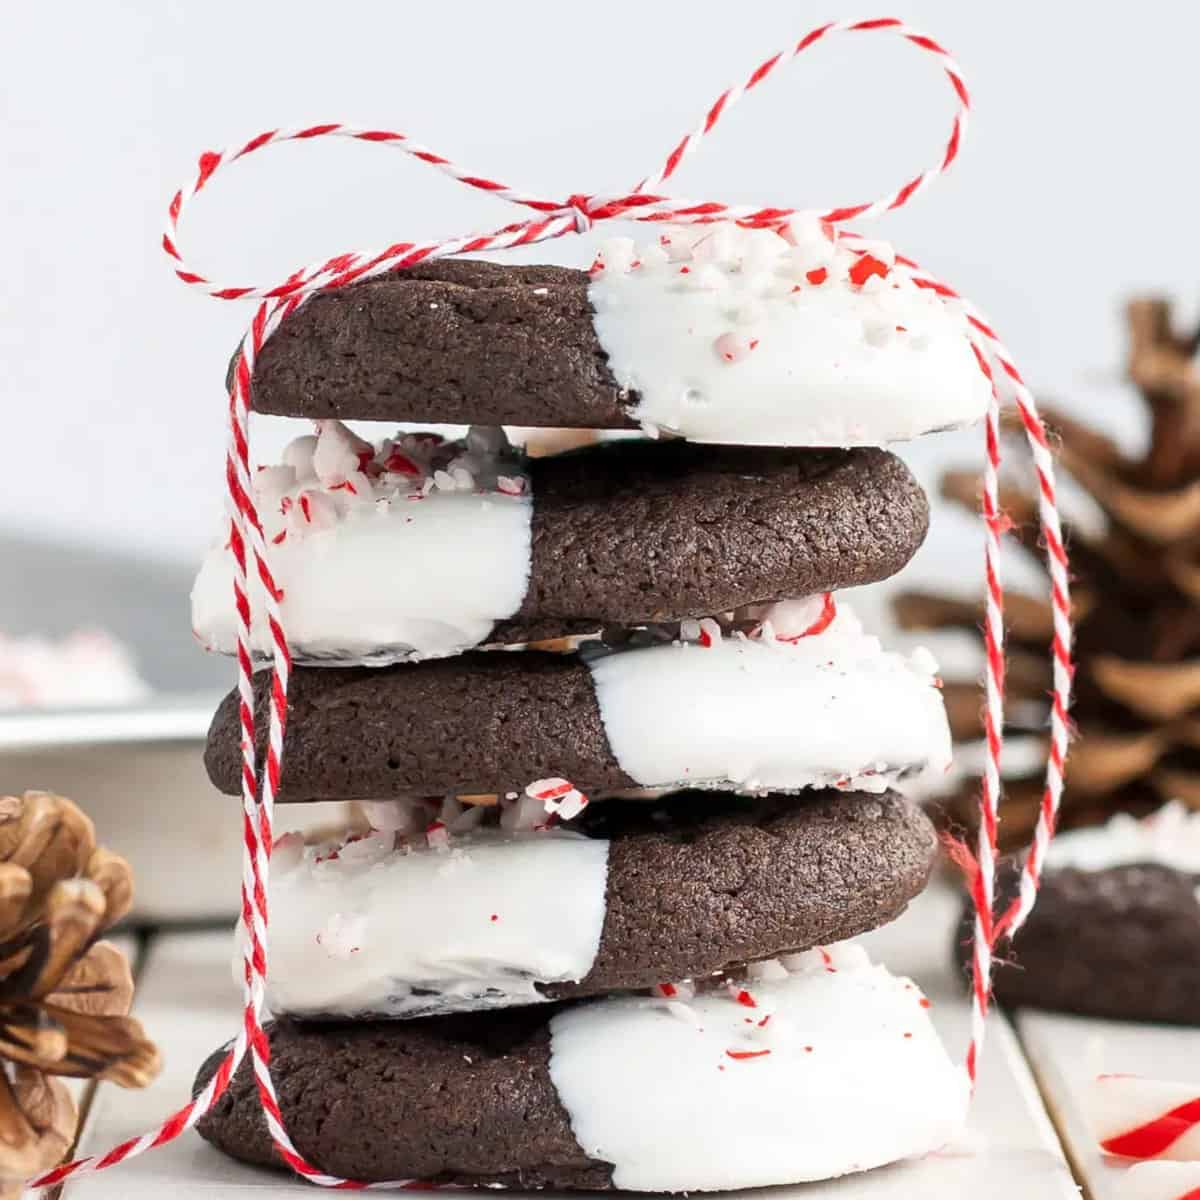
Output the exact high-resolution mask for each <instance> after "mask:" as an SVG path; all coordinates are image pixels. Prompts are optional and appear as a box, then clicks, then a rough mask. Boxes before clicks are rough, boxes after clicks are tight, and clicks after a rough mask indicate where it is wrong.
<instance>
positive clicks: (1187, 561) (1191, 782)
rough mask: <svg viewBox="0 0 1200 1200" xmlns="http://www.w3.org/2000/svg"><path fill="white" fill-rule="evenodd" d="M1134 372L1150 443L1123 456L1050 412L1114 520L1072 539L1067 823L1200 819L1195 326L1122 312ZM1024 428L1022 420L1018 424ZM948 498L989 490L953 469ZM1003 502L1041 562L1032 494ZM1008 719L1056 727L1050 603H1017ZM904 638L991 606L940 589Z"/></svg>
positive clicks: (1033, 795) (1023, 793)
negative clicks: (1116, 816) (1189, 812)
mask: <svg viewBox="0 0 1200 1200" xmlns="http://www.w3.org/2000/svg"><path fill="white" fill-rule="evenodd" d="M1127 314H1128V321H1129V331H1130V354H1129V363H1128V371H1129V376H1130V378H1131V379H1132V380H1133V382H1134V383H1135V384H1136V385H1137V386H1138V388H1139V390H1140V392H1141V395H1142V399H1143V402H1144V403H1145V405H1146V407H1147V408H1148V410H1149V414H1150V419H1151V433H1150V439H1149V446H1148V449H1147V451H1146V452H1145V454H1144V455H1142V456H1141V457H1139V458H1130V457H1128V456H1126V455H1125V454H1124V453H1122V451H1121V450H1120V449H1119V448H1118V447H1117V445H1116V444H1115V443H1114V442H1112V441H1111V440H1110V439H1109V438H1107V437H1105V436H1104V435H1102V434H1100V433H1098V432H1096V431H1095V430H1093V429H1090V428H1089V427H1088V426H1087V425H1086V424H1084V423H1082V422H1080V421H1077V420H1074V419H1072V418H1070V417H1067V416H1065V415H1063V414H1061V413H1056V412H1053V411H1046V413H1045V416H1046V421H1047V424H1048V425H1049V426H1050V427H1051V428H1052V430H1053V431H1054V434H1055V436H1056V440H1057V443H1058V446H1057V448H1058V457H1059V462H1060V466H1061V469H1062V472H1063V473H1064V474H1065V475H1067V476H1070V477H1071V479H1073V480H1074V482H1075V483H1076V484H1077V485H1079V487H1081V488H1082V489H1083V490H1084V491H1085V492H1087V493H1088V494H1089V495H1090V496H1091V497H1092V498H1093V499H1094V500H1095V501H1096V503H1097V504H1098V505H1099V506H1100V508H1101V509H1102V510H1103V513H1104V515H1105V517H1106V522H1105V528H1104V529H1103V531H1102V532H1100V533H1099V534H1096V533H1095V532H1091V533H1090V534H1089V532H1088V531H1086V530H1084V529H1082V528H1079V527H1073V528H1068V529H1067V540H1068V545H1069V549H1070V553H1071V565H1072V571H1073V574H1074V577H1075V581H1074V592H1075V596H1074V609H1075V614H1074V615H1075V620H1076V660H1077V671H1076V676H1075V705H1074V709H1073V712H1072V717H1073V720H1074V723H1075V725H1076V727H1077V731H1078V736H1077V740H1076V741H1075V743H1074V745H1073V747H1072V750H1071V755H1070V765H1069V769H1068V772H1067V783H1066V790H1065V793H1064V797H1063V807H1062V817H1061V825H1062V826H1063V827H1071V826H1077V825H1085V824H1094V823H1097V822H1100V821H1103V820H1106V819H1107V818H1108V817H1110V816H1111V815H1112V814H1113V813H1115V812H1131V813H1135V814H1142V813H1145V812H1148V811H1150V810H1151V809H1153V808H1156V807H1157V806H1159V805H1160V804H1161V803H1163V802H1164V801H1165V800H1168V799H1178V800H1182V801H1183V802H1184V803H1185V804H1187V805H1188V806H1189V807H1192V808H1200V370H1198V369H1197V365H1196V363H1195V362H1194V361H1193V360H1194V357H1195V354H1196V350H1197V348H1198V347H1200V330H1198V331H1197V332H1196V333H1195V334H1192V335H1191V336H1188V337H1180V336H1178V335H1176V334H1175V333H1173V332H1172V328H1171V321H1170V310H1169V306H1168V304H1167V302H1166V301H1165V300H1161V299H1141V300H1136V301H1134V302H1133V303H1131V304H1130V305H1129V307H1128V310H1127ZM1008 424H1009V426H1010V429H1011V430H1013V431H1015V430H1017V429H1019V424H1018V422H1017V421H1016V420H1015V419H1013V420H1012V421H1010V422H1008ZM941 492H942V494H943V495H944V496H945V497H947V498H948V499H950V500H952V501H954V502H956V503H959V504H963V505H966V506H968V507H971V508H976V507H977V506H978V502H979V482H978V480H977V478H976V477H975V476H974V475H972V474H970V473H963V472H948V473H947V474H946V475H944V476H943V478H942V483H941ZM1001 506H1002V508H1003V509H1004V511H1005V512H1006V513H1007V514H1008V515H1009V516H1010V517H1011V518H1012V520H1013V523H1014V535H1015V536H1016V538H1017V540H1018V543H1019V544H1020V546H1021V547H1022V548H1023V549H1024V550H1025V551H1027V552H1028V553H1030V554H1032V555H1034V556H1036V557H1037V558H1038V561H1039V562H1040V561H1041V550H1040V548H1039V545H1038V523H1037V502H1036V497H1035V494H1034V493H1033V492H1032V491H1031V490H1027V489H1024V488H1021V487H1018V486H1011V485H1006V486H1005V487H1004V488H1003V490H1002V495H1001ZM1007 610H1008V611H1007V625H1008V636H1009V691H1010V697H1011V699H1010V713H1009V725H1008V729H1007V734H1008V735H1009V736H1012V735H1014V734H1016V735H1021V734H1033V735H1035V736H1040V735H1042V734H1044V731H1045V729H1046V722H1047V716H1048V703H1047V692H1048V689H1049V686H1050V680H1049V666H1048V661H1049V660H1048V655H1049V640H1050V628H1051V626H1050V621H1051V611H1050V606H1049V603H1048V602H1045V601H1042V600H1040V599H1032V598H1029V597H1024V596H1010V597H1009V598H1008V604H1007ZM895 611H896V615H897V618H898V620H899V621H900V623H901V625H903V626H904V627H905V628H908V629H930V628H940V629H948V628H967V629H974V630H977V629H978V627H979V622H980V609H979V608H978V607H977V606H976V605H974V604H972V603H967V602H963V601H959V600H955V599H950V598H948V597H945V596H939V595H934V594H932V593H921V592H909V593H906V594H903V595H900V596H899V597H897V599H896V602H895ZM946 700H947V707H948V711H949V713H950V717H951V726H952V728H953V730H954V734H955V737H956V739H958V740H960V741H963V742H966V741H970V740H972V739H975V738H978V737H979V736H980V732H981V721H980V706H979V693H978V689H977V687H976V686H975V685H974V684H968V683H962V684H950V683H948V684H947V687H946ZM1041 791H1042V778H1041V774H1040V773H1038V774H1032V775H1022V776H1021V777H1019V778H1015V779H1011V780H1008V781H1007V782H1006V797H1005V801H1004V805H1003V807H1002V816H1003V825H1002V837H1003V840H1004V842H1005V844H1006V845H1008V846H1013V845H1019V844H1022V843H1024V842H1025V841H1027V840H1028V837H1029V834H1030V833H1031V831H1032V829H1033V825H1034V822H1035V821H1036V819H1037V810H1038V804H1039V802H1040V799H1041ZM976 794H977V781H975V780H971V781H968V782H967V783H966V784H965V785H964V787H963V789H962V790H961V792H959V793H958V794H956V795H955V796H952V797H950V798H949V799H948V800H947V802H946V811H947V814H948V815H949V817H950V818H951V819H952V820H955V821H963V822H965V823H967V824H971V823H972V820H973V816H974V812H975V803H976V801H975V796H976Z"/></svg>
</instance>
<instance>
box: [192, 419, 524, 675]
mask: <svg viewBox="0 0 1200 1200" xmlns="http://www.w3.org/2000/svg"><path fill="white" fill-rule="evenodd" d="M319 424H320V426H321V429H320V434H319V435H318V437H317V438H301V439H298V441H297V442H294V443H292V445H291V446H290V447H289V448H288V449H287V451H285V454H284V462H283V463H282V464H280V465H278V466H273V467H268V468H266V469H265V470H262V471H260V472H259V473H258V474H257V475H256V477H255V491H256V494H257V495H256V498H257V501H258V507H259V515H260V518H261V520H262V522H263V526H264V529H265V531H266V535H267V538H268V541H269V543H271V544H270V554H269V562H270V566H271V570H272V573H273V575H274V577H275V582H276V585H277V586H278V587H279V588H280V589H281V590H282V592H283V598H282V600H281V602H280V608H281V613H282V617H283V627H284V630H285V632H286V634H287V636H288V640H289V644H290V645H291V647H292V651H293V655H294V657H295V658H296V659H297V661H300V662H305V661H319V662H324V663H336V662H359V661H368V662H372V663H376V664H383V663H387V662H395V661H397V660H400V659H422V658H439V657H444V656H447V655H451V654H458V653H460V652H461V651H463V650H466V649H468V648H470V647H471V646H474V645H477V644H479V643H480V642H482V641H484V640H486V638H487V636H488V634H489V633H490V632H491V630H492V627H493V625H494V624H495V623H496V622H497V621H501V620H504V619H505V618H506V617H510V616H512V615H513V613H515V612H516V611H517V609H518V608H519V607H520V605H521V601H522V599H523V598H524V596H525V590H526V588H527V586H528V583H529V569H530V568H529V562H530V520H531V516H532V502H531V499H530V496H529V489H528V487H527V481H526V480H525V479H524V477H523V476H521V475H520V474H519V473H517V468H516V466H515V465H514V464H513V463H511V462H510V461H509V460H508V459H507V458H506V452H507V445H506V443H504V442H503V441H502V439H503V434H501V433H499V431H496V436H497V437H498V438H499V439H501V440H500V441H496V440H495V438H493V437H492V435H491V434H490V433H486V432H484V431H474V430H473V431H472V433H471V434H469V435H468V437H467V439H466V440H465V441H464V442H461V443H433V442H429V441H426V440H423V439H422V438H421V436H420V435H416V436H414V435H409V436H407V437H400V438H399V439H398V440H396V441H392V440H388V441H385V442H384V443H382V444H381V445H380V446H379V447H372V446H371V445H370V444H369V443H366V442H363V441H361V439H358V438H355V436H354V435H353V434H352V433H350V431H349V430H347V429H346V428H345V427H344V426H342V425H340V423H339V422H336V421H326V422H320V423H319ZM360 455H361V456H362V458H361V460H360V457H359V456H360ZM368 456H369V457H368ZM360 461H363V462H365V463H366V464H367V465H368V470H367V471H366V472H364V471H362V470H360V469H359V464H360ZM389 462H391V463H392V464H393V465H395V464H397V463H402V464H404V465H405V466H406V467H411V468H412V469H411V470H407V471H398V470H389V469H387V467H386V464H387V463H389ZM507 471H511V472H512V474H506V473H505V472H507ZM502 489H509V491H508V492H506V491H504V490H502ZM233 576H234V562H233V555H232V552H231V551H230V550H229V548H228V546H224V547H222V546H215V547H214V548H213V549H212V550H211V551H210V552H209V554H208V555H207V557H206V558H205V560H204V564H203V566H202V567H201V569H200V574H199V576H198V577H197V579H196V584H195V587H194V589H193V591H192V627H193V629H194V630H195V633H196V637H197V638H198V639H199V640H200V641H201V643H202V644H203V645H204V646H205V648H206V649H209V650H216V651H219V652H221V653H225V654H231V653H233V652H234V650H235V649H236V646H237V627H236V610H235V608H234V601H233ZM250 586H251V591H252V597H251V599H252V602H253V605H254V614H255V622H254V626H253V629H252V639H251V641H252V646H251V648H252V650H253V652H254V653H255V654H259V655H263V654H267V653H269V651H270V649H271V639H270V631H269V628H268V626H267V618H266V603H265V594H264V588H263V584H262V582H261V580H260V579H259V577H258V575H257V573H256V572H255V571H254V569H253V565H251V579H250Z"/></svg>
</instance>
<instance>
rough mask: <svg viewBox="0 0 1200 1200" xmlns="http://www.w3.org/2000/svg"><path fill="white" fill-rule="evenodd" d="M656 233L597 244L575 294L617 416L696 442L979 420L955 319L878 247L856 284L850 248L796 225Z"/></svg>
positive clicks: (792, 441)
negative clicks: (622, 410)
mask: <svg viewBox="0 0 1200 1200" xmlns="http://www.w3.org/2000/svg"><path fill="white" fill-rule="evenodd" d="M667 237H668V241H667V243H666V245H665V247H664V246H649V247H645V248H642V249H638V250H635V249H634V248H633V243H632V242H631V241H629V240H628V239H614V240H613V241H611V242H608V243H606V244H605V246H604V248H603V250H602V252H601V255H600V256H599V258H598V259H597V264H596V266H595V267H594V268H593V280H592V284H591V287H590V289H589V295H590V298H591V302H592V306H593V308H594V309H595V318H594V323H595V328H596V334H597V336H598V338H599V340H600V344H601V346H603V348H604V350H605V352H606V353H607V355H608V365H609V368H610V369H611V371H612V373H613V375H614V377H615V378H616V380H617V383H618V384H620V386H621V387H623V388H628V389H630V390H636V391H637V393H638V394H639V396H640V401H639V402H638V404H637V405H636V407H635V408H634V409H633V410H631V415H632V416H633V417H634V418H635V419H636V420H638V421H640V422H641V423H642V425H643V426H644V427H646V428H648V429H651V430H663V431H667V432H670V433H674V434H678V435H680V436H682V437H686V438H688V439H689V440H691V441H698V442H722V443H737V444H746V445H785V446H877V445H883V444H885V443H888V442H893V441H899V440H904V439H908V438H913V437H917V436H919V435H921V434H925V433H930V432H932V431H934V430H939V429H950V428H958V427H961V426H964V425H969V424H971V423H973V422H975V421H977V420H979V419H981V418H982V416H983V415H984V412H985V411H986V409H987V404H988V396H989V390H988V385H987V383H986V381H985V379H984V378H983V375H982V374H981V372H980V370H979V367H978V364H977V363H976V361H975V357H974V354H973V352H972V350H971V348H970V345H969V343H968V341H967V336H966V330H967V326H966V322H965V319H964V317H963V315H962V313H961V312H960V311H958V309H957V308H955V307H952V306H951V305H948V304H947V302H945V301H943V300H942V299H941V298H939V297H938V296H936V295H935V294H934V293H933V292H931V291H929V290H927V289H922V288H918V287H917V286H916V285H915V284H914V283H912V281H911V279H909V278H908V277H907V276H906V275H904V274H903V273H902V272H900V271H897V270H894V269H892V262H893V260H894V254H893V252H892V251H891V249H890V247H886V246H884V245H883V244H881V243H870V244H869V245H870V251H871V254H872V256H873V257H875V258H877V260H878V261H879V262H880V263H881V264H882V265H883V266H885V267H886V268H887V270H888V273H887V275H886V277H878V276H874V277H869V278H867V279H866V280H865V281H864V282H863V283H862V284H861V285H860V284H857V283H855V282H853V281H852V278H853V277H852V276H851V272H852V271H854V270H855V269H856V264H857V263H858V262H859V256H858V255H856V254H854V253H853V252H852V251H851V250H850V249H849V245H850V244H851V243H849V242H847V241H846V240H844V239H843V240H839V241H838V242H837V243H836V244H835V243H832V242H830V241H829V239H828V238H827V237H826V236H825V235H824V234H823V233H822V232H821V228H820V227H819V226H818V225H816V223H815V222H805V221H799V220H797V221H794V222H793V224H792V227H791V230H790V232H789V234H788V237H789V239H790V241H791V243H792V244H789V241H788V240H785V238H784V237H781V236H780V235H779V234H776V233H774V232H772V231H769V230H742V229H739V228H737V227H736V226H731V225H718V226H707V227H695V228H692V229H691V230H687V231H679V230H673V231H671V233H670V234H669V235H667ZM858 244H859V245H860V246H861V245H862V243H858ZM859 270H861V268H859ZM813 271H817V272H820V271H824V272H825V277H824V279H823V280H822V281H821V282H819V283H814V282H812V281H811V280H810V272H813ZM813 278H817V276H814V277H813Z"/></svg>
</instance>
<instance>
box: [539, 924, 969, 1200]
mask: <svg viewBox="0 0 1200 1200" xmlns="http://www.w3.org/2000/svg"><path fill="white" fill-rule="evenodd" d="M829 956H830V960H831V962H830V965H831V966H832V968H833V969H832V970H829V969H827V967H826V965H825V962H824V958H823V956H822V955H821V954H820V953H819V952H809V953H808V954H806V955H798V956H795V958H794V959H790V960H789V961H788V964H787V965H788V967H789V968H790V973H788V974H786V976H785V977H784V978H779V975H781V974H783V973H782V972H777V971H771V972H761V971H760V975H769V976H770V977H769V978H760V979H757V980H754V981H752V982H750V983H749V984H748V985H747V987H748V989H749V990H750V992H751V994H752V995H753V997H754V999H755V1001H756V1003H757V1007H756V1008H753V1009H750V1008H747V1007H746V1006H744V1005H743V1004H740V1003H738V1002H737V1001H736V1000H735V999H733V998H732V997H731V995H730V994H729V993H728V992H724V991H719V992H710V993H705V994H701V995H699V996H697V997H696V998H695V999H693V1000H691V1001H689V1002H688V1003H686V1004H680V1003H678V1002H676V1001H665V1000H662V999H649V998H639V997H622V998H609V999H606V1000H600V1001H597V1002H595V1003H592V1004H586V1005H580V1006H577V1007H573V1008H570V1009H568V1010H566V1011H565V1012H562V1013H559V1014H558V1015H556V1016H555V1017H554V1019H553V1021H552V1022H551V1024H550V1030H551V1054H550V1076H551V1078H552V1079H553V1081H554V1086H555V1088H556V1089H557V1091H558V1094H559V1097H560V1099H561V1100H562V1102H563V1106H564V1107H565V1108H566V1110H567V1113H568V1115H569V1117H570V1120H571V1128H572V1131H573V1132H574V1134H575V1137H576V1139H577V1140H578V1142H579V1144H580V1146H581V1147H582V1148H583V1150H584V1151H585V1153H587V1154H588V1155H589V1156H590V1157H592V1158H595V1159H599V1160H603V1161H606V1162H611V1163H612V1164H613V1183H614V1185H615V1186H616V1187H618V1188H622V1189H625V1190H628V1191H647V1192H659V1191H671V1192H680V1191H716V1190H724V1189H731V1188H750V1187H765V1186H770V1185H775V1184H788V1183H802V1182H806V1181H810V1180H816V1179H829V1178H833V1177H837V1176H841V1175H846V1174H849V1173H851V1172H854V1171H865V1170H869V1169H870V1168H872V1167H878V1166H882V1165H883V1164H885V1163H890V1162H895V1161H897V1160H899V1159H904V1158H911V1157H915V1156H917V1155H922V1154H927V1153H929V1152H931V1151H934V1150H937V1149H939V1148H940V1147H941V1146H943V1145H945V1144H946V1143H947V1142H948V1141H950V1140H951V1139H952V1138H954V1137H955V1136H956V1135H957V1134H958V1133H959V1131H960V1130H961V1128H962V1125H963V1122H964V1120H965V1118H966V1113H967V1102H968V1087H967V1079H966V1073H965V1072H964V1071H963V1070H962V1069H961V1068H959V1067H956V1066H955V1065H954V1064H953V1063H952V1062H951V1061H950V1059H949V1057H948V1056H947V1054H946V1052H945V1050H944V1049H943V1047H942V1045H941V1043H940V1041H939V1040H938V1037H937V1034H936V1033H935V1032H934V1029H933V1026H932V1024H931V1022H930V1020H929V1016H928V1014H927V1012H926V1010H925V1007H924V1006H923V998H922V996H921V993H920V991H919V990H918V989H917V988H916V987H915V986H914V985H912V984H911V983H910V982H908V981H907V980H904V979H898V978H895V977H893V976H892V975H890V974H889V973H888V972H887V971H886V970H885V969H884V968H883V967H881V966H872V965H871V964H870V963H869V962H868V961H867V957H866V954H865V953H864V952H863V951H862V950H861V949H860V948H859V947H857V946H854V945H853V944H843V945H840V946H835V947H830V948H829ZM768 1014H769V1015H770V1020H769V1021H768V1022H767V1023H766V1025H761V1024H760V1023H759V1022H761V1021H762V1019H763V1017H765V1016H767V1015H768ZM763 1051H769V1053H766V1054H764V1053H762V1052H763ZM730 1052H732V1054H733V1055H743V1056H744V1055H754V1056H755V1057H732V1056H731V1053H730Z"/></svg>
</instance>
